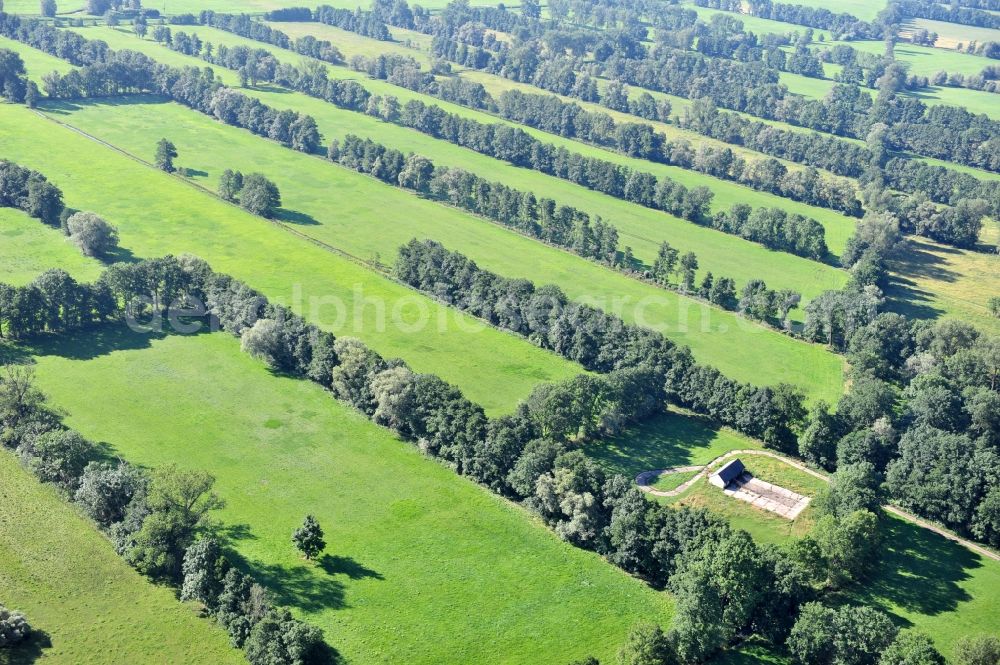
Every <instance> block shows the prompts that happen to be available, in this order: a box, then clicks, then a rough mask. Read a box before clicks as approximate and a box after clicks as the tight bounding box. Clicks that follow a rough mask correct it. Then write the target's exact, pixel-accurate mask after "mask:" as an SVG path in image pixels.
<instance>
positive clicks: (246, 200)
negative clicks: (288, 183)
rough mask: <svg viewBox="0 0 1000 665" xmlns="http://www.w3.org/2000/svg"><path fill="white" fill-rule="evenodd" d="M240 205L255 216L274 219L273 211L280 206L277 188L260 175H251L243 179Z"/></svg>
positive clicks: (279, 195)
mask: <svg viewBox="0 0 1000 665" xmlns="http://www.w3.org/2000/svg"><path fill="white" fill-rule="evenodd" d="M240 205H241V206H243V207H244V208H246V209H247V210H249V211H250V212H252V213H253V214H255V215H260V216H261V217H268V218H270V217H274V213H275V211H276V210H277V209H278V207H279V206H280V205H281V194H280V192H278V186H277V185H275V184H274V183H273V182H271V181H270V180H268V179H267V178H265V177H264V176H263V175H261V174H260V173H251V174H250V175H248V176H246V177H245V178H243V189H242V190H240Z"/></svg>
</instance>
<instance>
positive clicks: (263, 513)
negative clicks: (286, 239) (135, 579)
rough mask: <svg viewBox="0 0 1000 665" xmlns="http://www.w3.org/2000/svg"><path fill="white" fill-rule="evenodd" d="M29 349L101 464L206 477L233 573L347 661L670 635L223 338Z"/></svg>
mask: <svg viewBox="0 0 1000 665" xmlns="http://www.w3.org/2000/svg"><path fill="white" fill-rule="evenodd" d="M31 352H32V353H33V354H34V355H35V357H36V359H37V372H38V381H39V385H40V387H41V388H42V389H43V390H44V391H45V392H47V393H48V394H49V395H50V396H51V400H52V402H53V404H55V405H56V406H58V407H60V408H63V409H65V410H66V411H67V412H68V414H69V417H68V420H67V423H68V424H69V425H70V426H72V427H74V428H76V429H78V430H79V431H80V432H82V433H83V434H84V435H85V436H87V437H90V438H92V439H94V440H97V441H102V442H105V443H106V445H107V446H108V452H109V454H114V455H120V456H122V457H124V458H125V459H128V460H130V461H131V462H134V463H138V464H142V465H147V466H152V467H156V466H160V465H165V464H170V463H178V464H180V465H182V466H183V467H187V468H197V469H204V470H206V471H209V472H210V473H212V474H213V475H215V477H216V478H217V483H216V486H215V491H216V492H217V493H218V494H219V495H220V496H221V497H222V498H223V499H225V501H226V507H225V509H224V510H222V511H221V512H220V513H219V514H218V517H219V519H220V521H221V523H222V530H223V533H224V534H228V537H229V543H230V545H231V547H232V548H233V549H234V550H235V551H236V553H237V554H238V555H239V557H240V560H241V561H242V562H244V563H245V564H246V565H247V566H249V568H250V569H252V570H253V571H254V572H255V573H256V574H257V575H258V576H259V578H260V579H261V580H263V582H264V583H265V584H266V586H267V587H268V588H269V589H270V590H271V592H272V593H273V594H274V596H275V598H276V599H277V601H278V602H280V603H282V604H287V605H289V606H291V607H292V608H294V610H295V611H296V613H297V614H298V615H299V616H301V617H303V618H304V619H306V620H308V621H309V622H310V623H314V624H315V625H318V626H321V627H322V628H323V629H324V630H325V631H326V634H327V636H328V641H329V642H330V643H331V645H332V646H334V647H335V648H337V649H338V650H340V651H341V653H342V654H343V655H344V656H345V657H346V658H347V660H348V661H349V662H351V663H356V664H359V665H360V664H362V663H386V662H403V661H405V662H409V663H440V662H462V663H470V664H471V663H523V662H528V661H534V662H552V663H565V662H569V661H571V660H573V659H576V658H582V657H584V656H587V655H591V654H593V655H595V656H597V657H599V658H600V659H601V660H602V661H605V660H609V661H610V659H611V658H612V657H613V654H614V652H615V651H616V650H617V646H618V645H619V644H620V643H621V641H622V640H623V639H624V637H625V634H626V632H627V631H628V629H629V627H630V626H631V625H632V624H633V623H635V622H637V621H639V620H642V619H649V620H656V621H660V622H663V623H666V622H667V621H668V620H669V616H670V611H671V609H670V608H671V600H670V598H669V596H667V595H666V594H663V593H658V592H656V591H653V590H652V589H650V588H648V587H647V586H645V585H644V584H643V583H642V582H640V581H638V580H636V579H633V578H631V577H629V576H628V575H626V574H625V573H623V572H622V571H620V570H618V569H616V568H614V567H613V566H610V565H608V564H607V563H606V562H604V561H603V560H602V559H601V558H600V557H599V556H597V555H596V554H593V553H590V552H585V551H583V550H580V549H578V548H575V547H573V546H571V545H569V544H568V543H565V542H562V541H561V540H559V538H558V537H557V536H556V535H555V534H554V533H552V532H551V531H549V530H548V529H546V528H545V527H544V526H543V525H541V524H540V523H539V522H537V520H536V519H535V518H533V517H531V516H530V515H529V514H528V513H527V512H526V511H525V510H523V509H522V508H520V507H518V506H516V505H514V504H511V503H510V502H507V501H505V500H503V499H501V498H499V497H497V496H495V495H493V494H491V493H489V492H487V491H485V490H483V489H482V488H480V487H478V486H477V485H475V484H474V483H472V482H470V481H468V480H466V479H464V478H461V477H459V476H457V475H456V474H455V473H454V471H452V470H451V469H449V468H447V467H445V466H443V465H441V464H439V463H438V462H436V461H434V460H431V459H429V458H426V457H424V456H423V455H421V454H420V453H419V451H418V450H417V448H416V447H415V446H413V445H411V444H407V443H404V442H402V441H400V440H398V439H396V438H395V437H394V436H393V435H391V434H390V433H389V432H388V431H387V430H383V429H382V428H379V427H376V426H375V425H373V424H371V423H370V422H369V421H368V420H367V419H366V418H365V417H364V416H363V415H361V414H360V413H357V412H355V411H353V410H352V409H350V408H349V407H347V406H345V405H344V404H342V403H340V402H338V401H336V400H334V399H332V398H331V397H330V396H329V394H328V393H326V392H325V391H323V390H322V389H321V388H319V387H318V386H316V385H314V384H311V383H309V382H307V381H302V380H298V379H291V378H285V377H279V376H274V375H272V374H271V373H270V372H269V371H268V370H267V369H266V368H265V367H264V366H263V365H262V364H260V363H259V362H257V361H256V360H254V359H252V358H250V357H249V356H248V355H246V354H244V353H242V352H241V351H240V348H239V342H238V341H237V340H236V339H235V338H233V337H231V336H229V335H228V334H226V333H214V334H201V335H195V336H179V335H175V336H166V337H164V336H157V335H144V334H139V333H132V332H130V331H129V330H128V329H127V328H126V327H125V326H117V325H116V326H113V327H106V328H102V329H98V330H95V331H91V332H87V333H82V334H80V335H78V336H75V337H70V338H62V339H58V340H53V341H51V342H49V343H41V344H39V345H38V346H35V347H33V348H32V349H31ZM81 386H86V387H87V389H86V390H80V387H81ZM136 386H141V390H137V389H136ZM0 487H2V486H0ZM0 491H3V490H2V489H0ZM307 512H308V513H312V514H314V515H316V517H317V519H318V520H319V522H320V523H321V524H322V526H323V528H324V531H325V532H326V540H327V543H328V545H327V550H326V554H325V555H324V556H322V557H321V558H320V559H319V560H318V561H316V562H313V563H309V562H305V561H304V560H303V559H302V558H301V557H300V556H299V555H298V553H297V552H296V551H295V549H294V547H293V546H292V543H291V538H290V534H291V532H292V530H293V529H294V528H295V527H296V526H297V525H298V524H299V523H300V522H301V520H302V517H303V515H304V514H305V513H307ZM2 533H3V532H2V530H0V534H2ZM0 538H2V535H0ZM123 565H124V564H123ZM2 575H3V573H0V579H2ZM205 625H208V624H207V623H206V624H205ZM186 641H187V640H185V642H186Z"/></svg>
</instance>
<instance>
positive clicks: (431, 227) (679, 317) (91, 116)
mask: <svg viewBox="0 0 1000 665" xmlns="http://www.w3.org/2000/svg"><path fill="white" fill-rule="evenodd" d="M151 109H155V112H151ZM63 119H64V120H67V121H69V122H71V123H73V125H74V126H78V127H81V128H83V129H84V130H85V131H87V132H90V133H93V134H96V135H98V136H101V137H102V138H104V139H106V140H110V141H111V142H112V143H114V144H115V145H119V146H121V147H123V148H125V149H127V150H136V151H138V150H139V149H140V146H142V145H144V143H148V140H147V139H146V137H148V136H151V135H159V134H162V133H169V135H170V137H171V140H172V141H173V142H174V143H175V144H176V145H177V146H178V149H179V151H180V152H181V154H182V155H184V156H182V157H181V158H180V159H179V160H178V164H180V165H185V166H191V167H193V168H195V169H196V170H198V171H202V172H205V173H207V174H208V175H207V176H206V178H205V180H206V181H207V184H208V185H209V186H210V187H214V184H215V182H216V179H217V177H218V174H219V173H221V171H222V169H223V168H224V167H226V166H239V167H240V168H243V169H244V170H255V169H260V170H262V171H264V172H265V173H267V174H268V175H269V176H270V177H273V178H274V180H275V182H276V183H277V184H278V186H279V188H280V189H281V191H282V192H283V198H284V205H285V206H286V208H287V209H289V210H291V211H294V216H292V215H291V213H290V214H289V215H288V216H286V218H287V219H288V221H289V223H290V224H292V225H295V226H296V228H297V229H299V230H300V231H301V232H303V233H306V234H308V235H309V236H311V237H315V238H317V239H320V240H322V241H324V242H328V243H331V244H333V245H335V246H337V247H341V248H343V249H345V250H347V251H349V252H351V253H352V254H354V255H356V256H362V257H369V256H373V255H375V254H379V255H380V256H382V257H384V260H385V261H390V262H391V261H392V260H393V259H394V256H395V249H396V248H397V247H399V246H400V245H402V244H403V243H405V242H406V241H408V240H409V239H410V238H412V237H414V236H417V237H429V238H434V239H437V240H440V241H442V242H444V243H445V244H446V245H447V246H448V247H449V248H451V249H455V250H458V251H462V252H463V253H466V254H468V255H469V256H471V257H472V258H474V259H475V260H477V261H479V262H480V263H481V264H482V265H484V266H485V267H488V268H491V269H494V270H497V271H498V272H500V273H502V274H506V275H509V276H512V277H526V278H529V279H532V280H533V281H536V282H538V283H556V284H559V285H561V286H562V287H563V288H565V290H566V292H567V293H568V294H569V295H570V296H571V297H573V298H577V299H580V300H586V301H589V302H592V303H594V304H597V305H598V306H601V307H603V308H605V309H608V310H611V311H616V312H618V313H620V314H621V315H622V316H623V317H624V318H626V319H627V320H630V321H639V322H643V323H646V324H648V325H651V326H653V327H655V328H657V329H659V330H663V331H664V332H665V333H666V334H668V335H669V336H671V337H673V338H675V339H677V340H678V341H682V342H684V343H690V344H691V345H692V348H694V349H697V353H698V355H699V357H701V358H703V359H705V360H706V361H708V362H712V363H714V364H719V365H720V366H721V367H724V368H725V371H727V372H734V373H735V374H736V375H737V376H741V377H743V378H744V379H745V380H755V381H764V380H765V379H764V378H763V377H765V376H766V377H768V378H769V379H773V380H774V381H772V382H776V381H779V380H787V381H791V382H797V383H801V384H802V385H803V386H805V387H806V388H807V390H808V392H809V393H810V394H812V395H815V396H819V395H824V396H826V397H827V398H832V397H835V396H836V395H838V394H839V392H840V389H841V388H840V385H841V384H840V363H841V361H840V359H839V358H837V357H836V356H832V355H830V354H829V353H828V352H826V351H825V350H824V349H823V348H822V347H819V346H815V345H808V344H805V343H803V342H800V341H797V340H794V339H791V338H788V337H786V336H784V335H781V334H778V333H775V332H773V331H769V330H766V329H764V328H762V327H759V326H755V325H753V324H750V323H748V322H746V321H744V320H742V319H740V318H738V317H736V316H734V315H732V314H730V313H727V312H724V311H721V310H718V309H714V308H711V307H708V306H705V305H702V304H698V303H695V302H693V301H690V300H688V299H683V298H679V297H678V296H677V295H676V294H673V293H671V292H667V291H664V290H663V289H658V288H657V287H653V286H649V285H646V284H642V283H639V282H636V281H635V280H631V279H629V278H627V277H625V276H623V275H621V274H619V273H616V272H613V271H610V270H607V269H605V268H602V267H601V266H599V265H597V264H594V263H591V262H588V261H585V260H583V259H580V258H579V257H576V256H573V255H571V254H568V253H566V252H562V251H558V250H554V249H552V248H550V247H547V246H545V245H543V244H541V243H538V242H537V241H534V240H530V239H527V238H524V237H522V236H519V235H517V234H515V233H513V232H510V231H507V230H506V229H503V228H500V227H498V226H495V225H491V224H488V223H485V222H483V221H481V220H478V219H475V218H469V217H468V215H464V214H463V213H461V212H459V211H457V210H454V209H451V208H446V207H441V206H439V205H438V204H435V203H431V202H428V201H425V200H422V199H420V198H418V197H416V196H414V195H412V194H409V193H407V192H404V191H401V190H399V189H396V188H391V187H388V186H386V185H383V184H381V183H378V182H376V181H374V180H372V179H369V178H364V177H361V176H358V175H356V174H354V173H351V172H348V171H346V170H344V169H341V168H339V167H337V166H335V165H333V164H330V163H327V162H324V161H321V160H318V159H314V158H310V157H307V156H304V155H301V154H299V153H296V152H294V151H290V150H288V149H285V148H282V147H281V146H278V145H276V144H273V143H270V142H267V141H263V140H261V139H259V138H256V137H253V136H251V135H250V134H248V133H246V132H243V131H241V130H237V129H234V128H232V127H227V126H225V125H222V124H220V123H216V122H213V121H211V120H209V119H208V118H205V117H204V116H201V115H199V114H197V113H194V112H192V111H190V110H187V109H184V108H182V107H180V106H177V105H174V104H169V105H164V104H159V105H154V106H152V107H150V106H147V105H141V104H140V105H126V106H121V107H114V108H109V107H108V106H106V105H103V104H97V105H87V106H84V107H82V109H81V110H80V111H76V112H74V113H73V114H72V115H71V116H70V117H68V118H67V117H63ZM150 121H152V125H150ZM151 132H152V133H151ZM293 173H294V174H295V177H294V178H293V177H291V175H290V174H293ZM338 192H343V193H338ZM348 200H350V201H351V203H352V205H353V206H354V208H355V210H356V212H354V213H349V212H347V211H346V210H344V206H345V205H346V201H348ZM331 201H338V204H337V207H336V208H331V207H330V202H331ZM299 220H301V221H299ZM375 220H379V223H376V221H375ZM303 222H304V223H303ZM736 345H741V346H736ZM764 348H767V349H771V351H770V352H767V353H764V352H762V349H764ZM403 356H404V357H406V354H405V353H403ZM810 363H816V364H815V365H810Z"/></svg>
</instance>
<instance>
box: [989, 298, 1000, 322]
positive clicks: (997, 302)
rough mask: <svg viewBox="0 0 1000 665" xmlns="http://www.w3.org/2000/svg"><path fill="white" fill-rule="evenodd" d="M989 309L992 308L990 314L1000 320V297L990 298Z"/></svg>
mask: <svg viewBox="0 0 1000 665" xmlns="http://www.w3.org/2000/svg"><path fill="white" fill-rule="evenodd" d="M988 307H989V308H990V314H992V315H993V316H995V317H997V318H998V319H1000V296H993V297H992V298H990V300H989V303H988Z"/></svg>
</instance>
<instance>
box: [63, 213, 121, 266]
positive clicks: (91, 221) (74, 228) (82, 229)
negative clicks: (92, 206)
mask: <svg viewBox="0 0 1000 665" xmlns="http://www.w3.org/2000/svg"><path fill="white" fill-rule="evenodd" d="M66 228H67V230H68V231H69V238H70V240H72V241H73V244H74V245H76V246H77V247H78V248H79V249H80V251H81V252H83V254H84V255H85V256H95V257H101V256H104V255H106V254H107V253H108V252H111V251H113V250H114V249H115V248H116V247H117V246H118V230H117V229H116V228H115V227H113V226H111V225H110V224H108V223H107V222H106V221H104V220H103V219H101V218H100V217H98V216H97V215H95V214H94V213H92V212H78V213H76V214H74V215H73V216H72V217H70V218H69V219H68V220H66Z"/></svg>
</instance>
